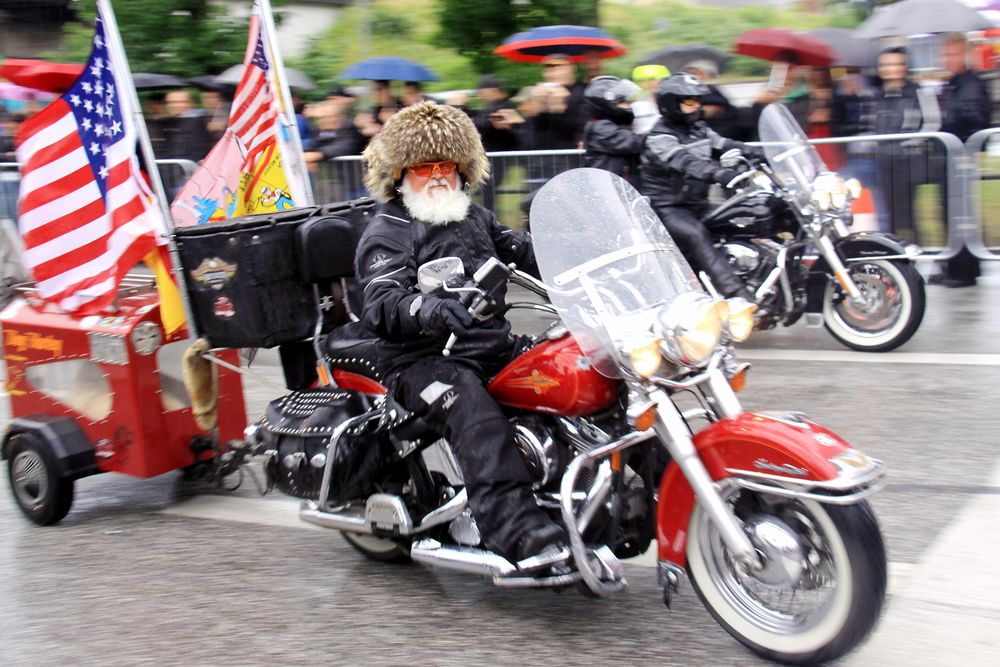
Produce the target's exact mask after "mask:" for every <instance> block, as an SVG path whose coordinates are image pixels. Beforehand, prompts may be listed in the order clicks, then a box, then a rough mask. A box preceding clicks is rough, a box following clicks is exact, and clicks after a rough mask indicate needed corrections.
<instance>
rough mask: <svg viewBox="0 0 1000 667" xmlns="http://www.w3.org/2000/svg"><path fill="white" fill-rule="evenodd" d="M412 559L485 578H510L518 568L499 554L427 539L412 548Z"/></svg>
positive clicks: (419, 541) (417, 542)
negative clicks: (447, 544) (446, 544)
mask: <svg viewBox="0 0 1000 667" xmlns="http://www.w3.org/2000/svg"><path fill="white" fill-rule="evenodd" d="M410 558H412V559H413V560H415V561H417V562H418V563H424V564H426V565H431V566H434V567H442V568H446V569H449V570H457V571H459V572H466V573H469V574H478V575H480V576H484V577H509V576H510V575H512V574H514V573H515V572H517V566H516V565H514V564H513V563H511V562H510V561H509V560H507V559H506V558H504V557H503V556H500V555H498V554H495V553H492V552H490V551H483V550H482V549H473V548H471V547H456V546H445V545H443V544H441V543H440V542H438V541H437V540H434V539H431V538H429V537H425V538H423V539H421V540H417V541H416V542H414V543H413V545H412V546H411V547H410Z"/></svg>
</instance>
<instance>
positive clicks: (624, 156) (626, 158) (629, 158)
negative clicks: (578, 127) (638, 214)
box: [583, 118, 642, 187]
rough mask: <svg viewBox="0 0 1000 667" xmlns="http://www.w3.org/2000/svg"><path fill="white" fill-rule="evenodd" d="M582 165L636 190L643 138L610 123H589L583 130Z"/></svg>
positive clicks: (606, 121)
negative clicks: (619, 179)
mask: <svg viewBox="0 0 1000 667" xmlns="http://www.w3.org/2000/svg"><path fill="white" fill-rule="evenodd" d="M583 147H584V148H585V149H586V151H587V152H586V153H585V154H584V156H583V164H584V165H586V166H588V167H594V168H596V169H606V170H607V171H610V172H611V173H613V174H618V175H619V176H621V177H623V178H625V179H626V180H627V181H628V182H629V183H631V184H632V185H634V186H636V187H639V154H640V153H641V152H642V136H641V135H638V134H636V133H635V132H633V131H632V130H630V129H629V128H627V127H622V126H621V125H617V124H615V123H613V122H612V121H610V120H607V119H603V118H602V119H600V120H592V121H590V122H589V123H587V125H586V127H584V128H583Z"/></svg>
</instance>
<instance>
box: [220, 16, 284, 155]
mask: <svg viewBox="0 0 1000 667" xmlns="http://www.w3.org/2000/svg"><path fill="white" fill-rule="evenodd" d="M254 9H255V10H256V9H257V8H256V7H255V8H254ZM260 24H261V20H260V16H259V15H258V14H257V11H254V13H253V14H252V15H251V17H250V39H249V40H248V42H247V54H246V57H244V59H243V63H244V67H243V76H242V78H241V79H240V83H239V85H238V86H236V95H235V97H234V99H233V106H232V110H231V111H230V113H229V127H230V128H231V129H232V130H233V132H234V133H235V134H236V138H237V139H239V141H240V143H241V144H242V145H243V146H244V147H245V149H246V158H245V159H244V164H248V165H252V164H254V161H255V160H256V158H257V156H258V155H259V154H260V152H261V151H262V150H264V149H265V148H267V146H268V145H269V144H273V143H274V142H275V141H276V136H275V123H276V121H277V120H278V106H277V102H276V100H275V97H274V94H273V92H272V91H271V85H270V84H269V82H268V75H269V71H270V69H271V65H270V63H268V60H267V50H266V49H265V44H264V33H263V31H262V30H261V25H260Z"/></svg>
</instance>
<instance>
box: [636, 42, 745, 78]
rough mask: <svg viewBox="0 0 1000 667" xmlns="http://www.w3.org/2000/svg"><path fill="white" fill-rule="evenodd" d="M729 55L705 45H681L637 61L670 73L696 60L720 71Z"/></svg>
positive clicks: (667, 48)
mask: <svg viewBox="0 0 1000 667" xmlns="http://www.w3.org/2000/svg"><path fill="white" fill-rule="evenodd" d="M730 58H732V56H731V55H729V54H728V53H726V52H725V51H722V50H721V49H717V48H715V47H714V46H708V45H706V44H681V45H679V46H668V47H666V48H665V49H660V50H659V51H654V52H653V53H650V54H649V55H648V56H646V57H645V58H643V59H642V60H640V61H639V64H640V65H663V66H664V67H666V68H667V69H668V70H670V72H671V73H674V72H680V71H681V70H683V69H684V67H685V66H686V65H689V64H691V63H692V62H694V61H697V60H707V61H709V62H711V63H713V64H714V65H715V68H716V69H717V70H719V71H720V72H721V71H722V68H723V67H725V65H726V63H727V62H729V59H730Z"/></svg>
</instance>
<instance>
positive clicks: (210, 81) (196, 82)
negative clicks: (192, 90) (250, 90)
mask: <svg viewBox="0 0 1000 667" xmlns="http://www.w3.org/2000/svg"><path fill="white" fill-rule="evenodd" d="M217 79H218V77H217V76H216V75H214V74H202V75H201V76H193V77H191V78H190V79H188V81H190V82H191V85H192V86H194V87H196V88H201V89H202V90H226V89H227V88H230V89H231V88H235V87H236V84H233V83H219V82H218V80H217Z"/></svg>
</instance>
